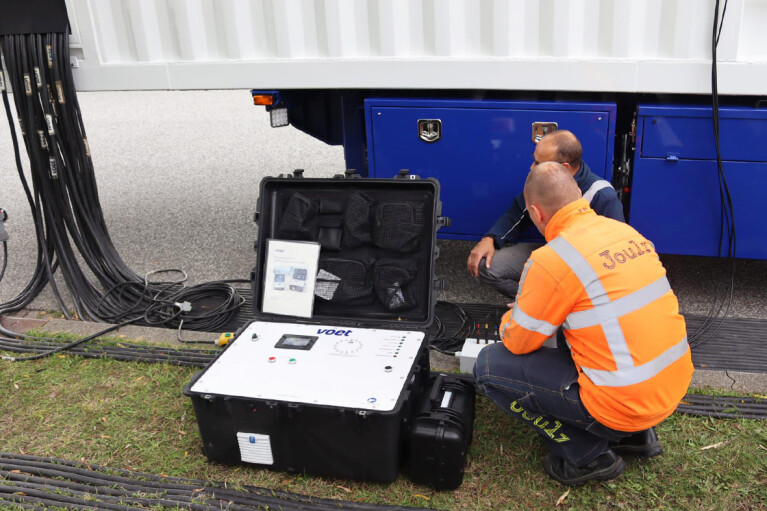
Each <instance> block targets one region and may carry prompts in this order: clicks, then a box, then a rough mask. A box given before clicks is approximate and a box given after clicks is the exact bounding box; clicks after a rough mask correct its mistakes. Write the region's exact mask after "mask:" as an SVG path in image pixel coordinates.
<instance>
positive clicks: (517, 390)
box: [474, 342, 632, 466]
mask: <svg viewBox="0 0 767 511" xmlns="http://www.w3.org/2000/svg"><path fill="white" fill-rule="evenodd" d="M474 378H475V379H476V382H477V384H478V385H479V386H480V388H481V389H482V390H483V392H484V393H485V395H486V396H487V397H488V398H490V399H491V400H492V401H493V402H494V403H495V404H496V405H498V406H499V407H500V408H501V410H503V411H505V412H506V413H508V414H510V415H511V416H512V417H514V418H515V419H518V420H520V421H521V422H523V423H524V424H526V425H527V426H529V427H531V428H533V430H534V431H535V432H536V433H538V434H539V435H540V436H541V438H543V440H544V442H545V443H546V445H547V446H548V447H549V449H550V450H551V451H552V452H553V453H554V454H556V455H558V456H561V457H563V458H565V459H567V460H568V461H570V462H572V463H574V464H575V465H577V466H582V465H586V464H587V463H589V462H591V461H593V460H594V459H595V458H596V457H597V456H599V455H600V454H602V453H603V452H605V451H606V450H607V449H608V442H610V441H616V440H619V439H621V438H623V437H626V436H629V435H631V434H632V433H626V432H623V431H616V430H614V429H610V428H608V427H607V426H604V425H602V424H600V423H599V422H598V421H597V420H596V419H595V418H594V417H592V416H591V415H590V414H589V412H588V411H587V410H586V408H585V407H584V406H583V403H582V402H581V396H580V393H579V390H578V389H579V386H578V371H577V369H576V368H575V364H574V363H573V359H572V357H571V356H570V350H568V349H567V348H564V349H562V348H558V349H556V348H541V349H539V350H537V351H534V352H532V353H528V354H525V355H514V354H513V353H512V352H510V351H509V350H508V349H507V348H506V347H505V346H504V345H503V343H500V342H498V343H495V344H491V345H489V346H487V347H486V348H484V349H483V350H482V351H481V352H480V353H479V356H478V357H477V363H476V365H475V366H474Z"/></svg>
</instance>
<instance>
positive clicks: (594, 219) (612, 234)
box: [500, 199, 693, 431]
mask: <svg viewBox="0 0 767 511" xmlns="http://www.w3.org/2000/svg"><path fill="white" fill-rule="evenodd" d="M546 240H547V241H548V243H547V244H546V245H545V246H543V247H541V248H540V249H538V250H536V251H534V252H533V254H532V255H531V256H530V259H529V260H528V261H527V263H526V265H525V268H524V270H523V273H522V277H521V279H520V286H519V292H518V293H517V300H516V303H515V304H514V307H513V309H512V310H510V311H509V312H507V313H506V314H505V315H504V317H503V320H502V323H501V332H500V333H501V337H502V339H503V342H504V344H505V345H506V347H507V348H508V349H509V350H511V351H512V352H513V353H516V354H523V353H529V352H531V351H534V350H537V349H539V348H540V347H541V345H542V344H543V342H544V341H545V340H546V339H547V338H548V337H550V336H551V335H553V334H554V333H555V332H556V330H557V329H558V328H559V327H560V326H562V327H563V330H564V334H565V337H566V339H567V342H568V344H569V346H570V351H571V353H572V357H573V361H574V362H575V365H576V367H577V368H578V371H579V378H578V383H579V385H580V394H581V399H582V401H583V404H584V406H585V407H586V409H587V410H588V411H589V413H591V415H592V416H593V417H594V418H595V419H597V420H598V421H599V422H601V423H602V424H604V425H605V426H608V427H610V428H613V429H617V430H620V431H640V430H643V429H646V428H649V427H651V426H654V425H655V424H658V423H659V422H661V421H662V420H663V419H665V418H666V417H668V416H669V415H670V414H671V413H672V412H673V411H674V409H675V408H676V406H677V405H678V403H679V401H680V400H681V399H682V397H683V396H684V394H685V392H687V388H688V386H689V384H690V380H691V378H692V373H693V367H692V360H691V358H690V350H689V346H688V344H687V336H686V335H687V334H686V327H685V323H684V318H683V317H682V316H681V315H679V305H678V303H677V299H676V296H675V295H674V293H673V291H672V290H671V287H670V286H669V283H668V280H666V271H665V269H664V268H663V266H662V265H661V263H660V260H659V259H658V255H657V253H656V252H655V249H654V247H653V245H652V243H650V242H649V241H647V240H646V239H645V238H644V237H642V235H640V234H639V233H638V232H637V231H635V230H634V229H633V228H632V227H630V226H628V225H626V224H623V223H620V222H617V221H615V220H611V219H609V218H605V217H601V216H598V215H596V214H595V213H594V211H593V210H592V209H591V208H590V207H589V205H588V203H587V202H586V201H585V200H583V199H580V200H578V201H575V202H573V203H571V204H568V205H567V206H565V207H564V208H562V209H561V210H560V211H559V212H557V213H556V214H555V215H554V217H553V218H552V219H551V221H550V222H549V224H548V225H547V227H546Z"/></svg>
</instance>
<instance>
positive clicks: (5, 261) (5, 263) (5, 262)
mask: <svg viewBox="0 0 767 511" xmlns="http://www.w3.org/2000/svg"><path fill="white" fill-rule="evenodd" d="M7 266H8V242H7V241H4V242H3V267H2V268H1V269H0V282H2V281H3V277H5V269H6V267H7Z"/></svg>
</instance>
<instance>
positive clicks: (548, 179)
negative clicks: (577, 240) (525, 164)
mask: <svg viewBox="0 0 767 511" xmlns="http://www.w3.org/2000/svg"><path fill="white" fill-rule="evenodd" d="M524 194H525V202H527V205H528V206H530V205H531V204H536V205H537V206H538V207H540V208H542V209H543V210H544V211H545V212H546V213H548V214H549V215H552V216H553V215H554V213H556V212H557V211H559V210H560V209H562V208H563V207H565V206H567V205H568V204H570V203H571V202H573V201H576V200H578V199H580V198H581V190H580V188H578V183H576V182H575V178H573V175H572V174H571V173H570V172H569V171H568V170H567V168H565V166H564V165H562V164H560V163H557V162H553V161H548V162H544V163H539V164H538V165H536V166H534V167H533V168H532V169H531V170H530V173H529V174H528V175H527V180H526V181H525V191H524Z"/></svg>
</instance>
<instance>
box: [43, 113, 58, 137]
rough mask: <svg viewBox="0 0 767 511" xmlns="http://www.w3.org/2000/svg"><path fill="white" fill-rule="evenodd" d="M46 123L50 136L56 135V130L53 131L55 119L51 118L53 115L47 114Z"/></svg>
mask: <svg viewBox="0 0 767 511" xmlns="http://www.w3.org/2000/svg"><path fill="white" fill-rule="evenodd" d="M45 122H46V124H48V134H49V135H54V134H55V133H56V130H54V129H53V117H51V114H45Z"/></svg>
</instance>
